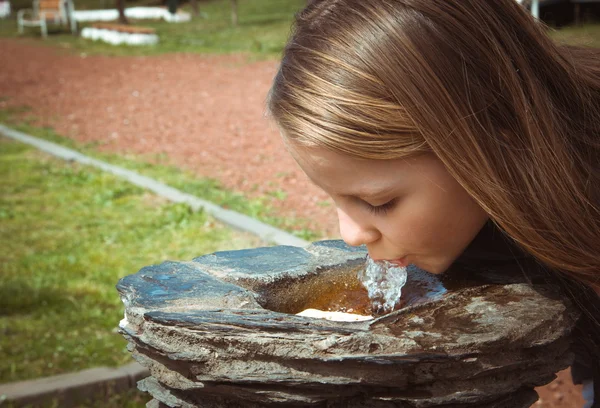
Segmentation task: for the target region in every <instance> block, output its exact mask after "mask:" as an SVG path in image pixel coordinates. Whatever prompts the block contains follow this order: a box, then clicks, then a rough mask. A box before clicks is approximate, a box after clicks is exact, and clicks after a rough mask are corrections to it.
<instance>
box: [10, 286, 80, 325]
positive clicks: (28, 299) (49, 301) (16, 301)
mask: <svg viewBox="0 0 600 408" xmlns="http://www.w3.org/2000/svg"><path fill="white" fill-rule="evenodd" d="M74 306H76V304H75V302H74V300H73V299H72V298H71V297H69V296H68V293H66V292H65V291H64V290H62V289H57V288H48V287H43V288H35V287H33V286H32V285H31V284H29V283H27V282H23V281H18V280H16V281H7V282H6V281H5V282H2V285H0V316H7V317H8V316H18V315H26V314H29V313H32V312H35V311H37V310H40V309H44V310H48V309H53V310H60V309H65V308H69V307H71V308H72V307H74Z"/></svg>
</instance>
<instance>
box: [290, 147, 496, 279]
mask: <svg viewBox="0 0 600 408" xmlns="http://www.w3.org/2000/svg"><path fill="white" fill-rule="evenodd" d="M288 149H289V151H290V153H291V154H292V156H293V157H294V159H295V160H296V161H297V162H298V164H299V165H300V167H301V168H302V170H303V171H304V172H305V173H306V175H307V176H308V177H309V178H310V179H311V180H312V181H313V182H314V183H315V184H316V185H317V186H318V187H320V188H321V189H323V190H324V191H325V192H326V193H327V194H329V195H330V196H331V198H332V199H333V201H334V202H335V204H336V207H337V213H338V218H339V224H340V234H341V236H342V238H343V240H344V241H345V242H346V243H347V244H348V245H352V246H358V245H362V244H364V245H366V246H367V249H368V251H369V255H370V256H371V258H373V259H376V260H382V259H386V260H389V261H393V262H394V263H396V264H398V265H401V266H405V265H408V264H414V265H416V266H418V267H419V268H421V269H424V270H426V271H428V272H431V273H442V272H444V271H445V270H446V269H447V268H448V267H449V266H450V265H451V264H452V262H453V261H454V260H455V259H456V258H457V257H458V256H459V255H460V254H461V253H462V252H463V251H464V250H465V248H466V247H467V245H468V244H469V243H470V242H471V241H472V240H473V238H475V236H476V235H477V233H478V232H479V230H480V229H481V228H482V227H483V225H484V224H485V222H486V221H487V219H488V216H487V214H486V213H485V212H484V211H483V210H482V209H481V207H480V206H479V205H478V204H477V203H475V201H474V200H473V199H472V198H471V197H470V196H469V195H468V194H467V192H466V191H465V190H464V189H463V188H462V187H461V186H460V184H458V183H457V182H456V180H454V178H453V177H452V176H451V175H450V174H449V173H448V171H447V170H446V168H445V167H444V165H443V164H442V162H441V161H439V160H438V159H437V158H436V157H435V156H434V155H433V154H423V155H420V156H418V157H413V158H407V159H394V160H368V159H359V158H354V157H351V156H347V155H343V154H341V153H336V152H332V151H330V150H327V149H323V148H314V147H310V148H308V147H302V146H298V145H295V144H293V143H288Z"/></svg>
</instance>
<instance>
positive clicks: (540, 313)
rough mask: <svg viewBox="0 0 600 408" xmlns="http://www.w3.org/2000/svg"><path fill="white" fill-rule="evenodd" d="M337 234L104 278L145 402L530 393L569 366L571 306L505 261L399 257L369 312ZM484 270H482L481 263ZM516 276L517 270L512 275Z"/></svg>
mask: <svg viewBox="0 0 600 408" xmlns="http://www.w3.org/2000/svg"><path fill="white" fill-rule="evenodd" d="M365 256H366V251H365V250H364V249H363V248H352V247H348V246H346V245H345V244H343V243H342V242H341V241H320V242H316V243H313V244H312V245H310V246H309V247H307V248H305V249H302V248H297V247H289V246H276V247H267V248H257V249H248V250H240V251H227V252H217V253H214V254H210V255H205V256H202V257H199V258H196V259H194V260H193V261H191V262H165V263H163V264H161V265H153V266H149V267H145V268H143V269H142V270H140V271H139V272H138V273H137V274H134V275H130V276H127V277H125V278H123V279H122V280H121V281H120V282H119V284H118V285H117V289H118V290H119V293H120V295H121V299H122V300H123V302H124V304H125V308H126V310H125V318H124V319H123V320H122V321H121V324H120V330H121V332H122V333H123V335H124V336H125V337H126V338H127V339H128V341H129V350H130V351H131V352H132V354H133V356H134V358H135V359H136V360H138V361H139V362H140V363H141V364H142V365H144V366H146V367H148V368H149V370H150V372H151V377H149V378H147V379H145V380H142V381H141V382H140V383H139V388H140V389H142V390H144V391H147V392H149V393H150V394H151V395H152V396H153V398H154V399H153V400H152V401H151V402H150V403H149V404H148V406H149V407H184V408H189V407H206V408H212V407H215V408H216V407H228V408H231V407H323V408H325V407H327V408H332V407H340V408H341V407H375V408H379V407H381V408H384V407H386V408H387V407H414V408H421V407H446V408H449V407H482V408H483V407H486V408H499V407H506V408H509V407H510V408H519V407H530V406H531V404H532V403H534V402H535V401H536V400H537V394H536V393H535V391H534V390H533V388H534V387H536V386H540V385H544V384H547V383H548V382H550V381H551V380H552V379H554V378H555V376H554V373H555V372H557V371H559V370H561V369H564V368H566V367H568V366H569V365H570V363H571V361H572V355H571V353H570V351H569V346H570V341H571V338H570V333H571V330H572V328H573V326H574V324H575V322H576V320H577V318H578V315H577V313H576V312H575V311H574V310H573V308H572V307H571V305H570V303H569V302H568V301H567V300H565V299H563V298H561V297H560V296H558V295H557V292H556V291H555V288H553V287H551V286H544V285H530V284H526V283H522V282H519V276H518V273H516V271H515V273H514V274H510V273H506V272H507V271H502V273H496V272H494V271H479V272H480V273H478V271H465V270H460V269H459V270H454V271H452V270H451V271H449V272H448V273H446V274H444V277H443V279H442V280H441V281H439V280H437V278H435V277H433V276H432V275H430V274H427V273H426V272H423V271H419V270H417V269H416V268H412V269H411V270H410V271H409V282H408V284H407V286H406V287H405V289H404V290H403V299H404V300H403V302H402V303H401V305H400V308H399V309H398V310H396V311H394V312H392V313H390V314H387V315H383V316H375V318H374V319H372V320H369V321H362V322H335V321H328V320H323V319H315V318H309V317H301V316H297V315H296V313H298V312H301V311H302V310H304V309H308V308H316V309H321V310H333V311H340V310H341V311H348V310H350V309H351V310H352V311H354V312H357V313H363V314H368V313H370V312H371V310H370V305H369V303H368V301H367V298H366V291H365V290H364V289H362V287H361V285H360V283H359V282H358V280H357V278H356V275H357V271H358V268H361V267H363V266H364V263H365ZM483 272H485V273H483ZM521 280H522V279H521Z"/></svg>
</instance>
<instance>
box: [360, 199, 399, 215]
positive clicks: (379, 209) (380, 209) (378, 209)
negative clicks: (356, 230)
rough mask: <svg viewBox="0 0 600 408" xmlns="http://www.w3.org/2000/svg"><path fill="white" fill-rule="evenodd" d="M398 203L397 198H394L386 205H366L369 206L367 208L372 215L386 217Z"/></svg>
mask: <svg viewBox="0 0 600 408" xmlns="http://www.w3.org/2000/svg"><path fill="white" fill-rule="evenodd" d="M397 202H398V200H397V199H396V198H394V199H392V200H390V201H388V202H387V203H385V204H381V205H377V206H375V205H371V204H369V203H366V204H367V208H368V210H369V212H370V213H371V214H374V215H385V214H387V213H388V212H389V211H390V210H392V209H393V208H394V207H395V206H396V203H397Z"/></svg>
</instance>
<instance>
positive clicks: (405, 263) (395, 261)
mask: <svg viewBox="0 0 600 408" xmlns="http://www.w3.org/2000/svg"><path fill="white" fill-rule="evenodd" d="M406 258H407V257H406V256H405V257H403V258H399V259H389V260H388V262H389V263H393V264H394V265H397V266H401V267H406V266H408V260H407V259H406Z"/></svg>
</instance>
